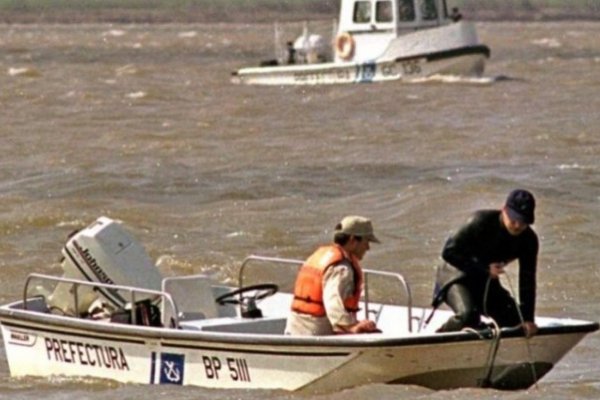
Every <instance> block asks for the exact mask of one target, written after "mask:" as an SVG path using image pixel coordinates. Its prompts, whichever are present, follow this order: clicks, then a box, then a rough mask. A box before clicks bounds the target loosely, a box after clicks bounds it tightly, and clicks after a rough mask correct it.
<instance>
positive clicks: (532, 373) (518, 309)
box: [505, 274, 538, 389]
mask: <svg viewBox="0 0 600 400" xmlns="http://www.w3.org/2000/svg"><path fill="white" fill-rule="evenodd" d="M505 275H506V281H507V283H508V287H509V288H510V292H511V294H512V297H513V299H514V298H516V297H515V290H514V288H513V285H512V281H511V279H510V276H509V275H508V274H505ZM516 306H517V313H518V314H519V320H520V321H521V324H522V325H523V329H525V328H524V327H525V318H524V317H523V313H522V312H521V307H519V305H518V304H516ZM525 348H526V349H527V358H528V364H529V367H530V368H531V378H532V379H533V384H534V386H535V388H536V389H538V384H537V374H536V372H535V366H534V364H533V353H532V352H531V346H530V345H529V338H528V337H527V332H525Z"/></svg>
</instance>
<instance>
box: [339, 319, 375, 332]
mask: <svg viewBox="0 0 600 400" xmlns="http://www.w3.org/2000/svg"><path fill="white" fill-rule="evenodd" d="M335 331H336V332H337V333H375V332H381V330H379V329H377V325H375V322H373V321H371V320H368V319H365V320H362V321H358V322H357V323H356V324H354V325H350V326H339V325H338V326H337V327H336V329H335Z"/></svg>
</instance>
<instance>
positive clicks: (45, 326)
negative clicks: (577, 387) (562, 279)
mask: <svg viewBox="0 0 600 400" xmlns="http://www.w3.org/2000/svg"><path fill="white" fill-rule="evenodd" d="M20 303H22V302H21V301H18V302H15V303H11V304H9V305H2V306H0V324H2V325H4V326H7V327H12V328H15V329H30V330H38V331H47V332H54V333H58V334H65V335H71V336H92V337H94V338H98V339H101V340H118V341H128V342H135V343H145V340H159V341H160V342H161V343H162V344H163V345H166V346H177V345H181V343H182V342H202V343H211V344H218V345H231V344H235V345H243V346H251V347H260V346H287V347H290V349H294V348H297V349H298V350H299V351H301V348H318V347H329V348H336V349H343V348H347V349H355V348H372V347H402V346H415V345H430V344H439V343H457V342H470V341H480V340H489V338H486V337H485V336H484V335H482V334H481V332H475V331H472V332H471V331H461V332H448V333H417V334H407V335H406V336H396V337H391V336H387V335H385V334H382V335H379V334H372V335H344V336H286V335H277V334H275V335H274V334H257V333H232V332H223V331H202V330H186V329H173V328H163V327H147V326H140V325H127V324H119V323H106V322H100V321H94V320H85V319H77V318H72V317H64V316H60V315H52V314H45V313H41V312H37V311H27V310H22V309H12V308H10V306H11V305H12V306H14V305H17V304H20ZM565 321H568V322H569V323H568V324H561V325H552V326H543V325H542V326H540V327H539V331H538V333H537V335H536V336H535V337H543V336H552V335H562V334H573V333H575V334H586V333H591V332H594V331H597V330H598V329H600V323H598V322H595V321H585V320H574V319H565ZM53 328H54V329H53ZM519 337H520V338H523V337H524V336H523V331H522V329H520V328H503V329H502V330H501V338H503V339H505V338H519ZM191 347H194V346H191ZM198 347H202V346H200V345H199V346H198ZM236 351H237V350H236ZM262 351H263V350H261V352H262ZM265 351H266V350H265Z"/></svg>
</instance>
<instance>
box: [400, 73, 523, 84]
mask: <svg viewBox="0 0 600 400" xmlns="http://www.w3.org/2000/svg"><path fill="white" fill-rule="evenodd" d="M519 80H521V79H519V78H511V77H509V76H506V75H498V76H459V75H442V74H435V75H431V76H426V77H422V78H414V79H410V80H407V82H409V83H430V82H431V83H459V84H469V85H491V84H494V83H496V82H504V81H519Z"/></svg>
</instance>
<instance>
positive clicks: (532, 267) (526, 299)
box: [434, 189, 539, 337]
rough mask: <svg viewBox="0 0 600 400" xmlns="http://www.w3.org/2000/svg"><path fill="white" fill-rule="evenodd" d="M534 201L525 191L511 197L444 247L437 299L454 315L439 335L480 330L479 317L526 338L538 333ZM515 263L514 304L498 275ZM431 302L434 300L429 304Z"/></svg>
mask: <svg viewBox="0 0 600 400" xmlns="http://www.w3.org/2000/svg"><path fill="white" fill-rule="evenodd" d="M534 211H535V198H534V197H533V195H532V194H531V193H530V192H528V191H527V190H523V189H516V190H513V191H512V192H510V194H509V195H508V197H507V199H506V203H505V204H504V206H503V207H502V209H501V210H480V211H477V212H475V213H474V215H473V216H472V217H471V218H470V220H469V221H468V222H467V223H466V224H465V225H464V226H462V227H461V228H460V229H459V230H458V231H457V232H456V233H455V234H454V235H452V236H451V237H450V238H449V239H448V240H447V241H446V244H445V245H444V249H443V251H442V258H443V259H444V261H445V262H446V264H445V265H444V266H442V269H443V268H445V269H446V270H450V274H446V276H445V277H444V276H443V275H444V274H439V273H438V280H437V282H436V285H437V287H440V288H441V289H440V291H439V292H438V296H437V298H438V299H439V300H443V301H445V302H446V304H448V305H449V306H450V308H452V310H453V311H454V312H455V315H454V316H453V317H451V318H450V319H449V320H448V321H447V322H446V323H445V324H444V325H443V326H442V327H441V328H440V329H439V330H438V331H439V332H450V331H456V330H461V329H463V328H465V327H468V328H475V329H478V328H480V327H481V315H486V316H489V317H491V318H493V319H494V320H495V321H496V322H497V323H498V325H500V326H518V325H521V327H522V329H523V330H524V332H525V334H526V336H527V337H530V336H532V335H534V334H535V333H536V332H537V326H536V325H535V322H534V314H535V296H536V267H537V255H538V249H539V242H538V237H537V235H536V233H535V232H534V231H533V229H531V226H530V225H532V224H533V222H534V220H535V218H534ZM514 260H518V261H519V299H520V302H521V304H520V306H519V305H517V304H516V301H515V299H513V297H512V296H511V294H510V293H509V292H508V291H507V290H506V289H505V288H504V287H503V286H502V285H501V283H500V279H499V278H500V275H501V274H503V273H504V272H505V271H504V268H505V267H506V266H507V265H508V264H510V263H511V262H512V261H514ZM434 302H435V300H434Z"/></svg>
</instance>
